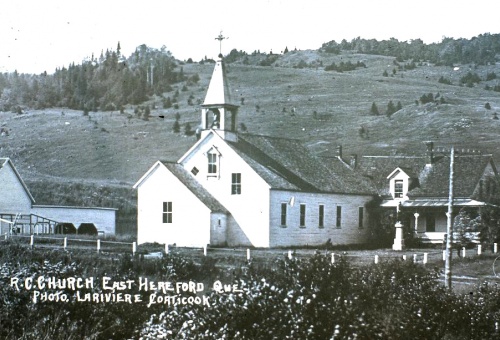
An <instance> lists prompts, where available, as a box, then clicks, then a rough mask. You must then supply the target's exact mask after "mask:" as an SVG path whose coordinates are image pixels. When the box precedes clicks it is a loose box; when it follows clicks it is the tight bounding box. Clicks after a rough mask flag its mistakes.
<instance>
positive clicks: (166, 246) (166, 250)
mask: <svg viewBox="0 0 500 340" xmlns="http://www.w3.org/2000/svg"><path fill="white" fill-rule="evenodd" d="M165 254H167V255H168V243H165Z"/></svg>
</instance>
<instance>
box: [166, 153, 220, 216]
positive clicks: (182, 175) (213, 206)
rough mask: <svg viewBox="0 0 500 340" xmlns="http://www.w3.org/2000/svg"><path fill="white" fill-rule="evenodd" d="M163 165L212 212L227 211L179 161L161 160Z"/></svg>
mask: <svg viewBox="0 0 500 340" xmlns="http://www.w3.org/2000/svg"><path fill="white" fill-rule="evenodd" d="M161 163H162V164H163V165H165V167H166V168H167V169H168V170H170V172H172V174H174V176H175V177H177V178H178V179H179V180H180V181H181V182H182V184H184V185H185V186H186V188H188V189H189V190H190V191H191V192H192V193H193V194H195V195H196V197H198V199H199V200H200V201H201V202H202V203H203V204H205V205H206V206H207V207H208V209H210V210H211V211H212V212H223V213H228V211H227V209H226V208H224V206H223V205H222V204H221V203H220V202H219V201H218V200H217V199H215V197H213V196H212V195H211V194H210V193H209V192H208V191H207V190H206V189H205V188H204V187H203V186H202V185H201V184H200V183H198V181H196V180H195V179H194V178H193V176H192V175H191V174H190V173H189V172H188V171H187V170H185V169H184V168H183V167H182V165H180V164H179V163H173V162H161Z"/></svg>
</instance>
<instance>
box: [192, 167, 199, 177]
mask: <svg viewBox="0 0 500 340" xmlns="http://www.w3.org/2000/svg"><path fill="white" fill-rule="evenodd" d="M198 172H200V170H198V168H197V167H195V166H194V167H193V168H192V169H191V173H192V174H193V175H195V176H196V175H198Z"/></svg>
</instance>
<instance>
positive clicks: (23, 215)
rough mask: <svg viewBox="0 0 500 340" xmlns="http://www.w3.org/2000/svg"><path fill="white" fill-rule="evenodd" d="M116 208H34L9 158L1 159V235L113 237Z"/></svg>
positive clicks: (31, 199) (33, 200)
mask: <svg viewBox="0 0 500 340" xmlns="http://www.w3.org/2000/svg"><path fill="white" fill-rule="evenodd" d="M115 220H116V209H112V208H98V207H92V208H86V207H67V206H52V205H35V199H34V198H33V196H32V195H31V193H30V191H29V190H28V187H27V186H26V184H25V182H24V181H23V179H22V178H21V175H20V174H19V172H18V171H17V169H16V167H15V166H14V164H13V162H12V160H11V159H9V158H0V233H1V234H2V235H4V234H6V233H22V234H34V233H44V234H53V233H61V234H62V233H76V232H78V231H80V232H82V231H84V230H86V231H85V233H90V234H103V235H114V234H115Z"/></svg>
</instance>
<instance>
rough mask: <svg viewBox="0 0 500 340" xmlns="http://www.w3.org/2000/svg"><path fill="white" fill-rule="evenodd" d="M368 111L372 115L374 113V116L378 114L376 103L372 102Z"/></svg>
mask: <svg viewBox="0 0 500 340" xmlns="http://www.w3.org/2000/svg"><path fill="white" fill-rule="evenodd" d="M370 113H371V114H372V115H375V116H378V115H379V114H380V112H379V111H378V107H377V104H375V102H373V103H372V107H371V109H370Z"/></svg>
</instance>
